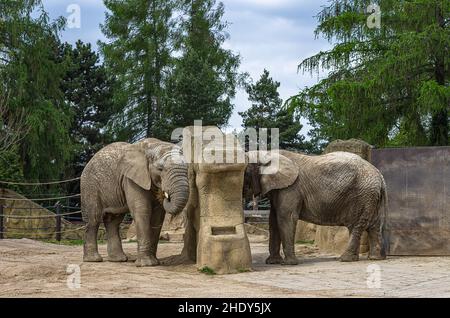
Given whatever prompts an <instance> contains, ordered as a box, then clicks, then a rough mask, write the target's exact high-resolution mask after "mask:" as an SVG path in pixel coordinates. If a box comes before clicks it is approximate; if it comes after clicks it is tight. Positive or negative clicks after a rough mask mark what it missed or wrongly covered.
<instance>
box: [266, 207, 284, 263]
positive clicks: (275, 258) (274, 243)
mask: <svg viewBox="0 0 450 318" xmlns="http://www.w3.org/2000/svg"><path fill="white" fill-rule="evenodd" d="M280 247H281V238H280V231H279V228H278V221H277V215H276V209H275V208H274V207H271V208H270V214H269V257H268V258H267V259H266V264H281V262H282V261H283V258H282V257H281V254H280Z"/></svg>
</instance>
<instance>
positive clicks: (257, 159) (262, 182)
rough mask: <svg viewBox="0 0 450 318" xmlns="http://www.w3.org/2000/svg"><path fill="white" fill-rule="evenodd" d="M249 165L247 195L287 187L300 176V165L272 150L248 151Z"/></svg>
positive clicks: (246, 172) (246, 174) (245, 189)
mask: <svg viewBox="0 0 450 318" xmlns="http://www.w3.org/2000/svg"><path fill="white" fill-rule="evenodd" d="M247 160H248V165H247V169H246V171H245V181H244V193H245V197H246V198H248V197H249V196H252V195H253V196H258V195H263V196H264V195H266V194H267V193H268V192H270V191H272V190H277V189H283V188H287V187H288V186H290V185H292V184H293V183H294V182H295V180H297V177H298V173H299V170H298V167H297V166H296V165H295V164H294V162H293V161H292V160H290V159H289V158H287V157H286V156H283V155H282V154H279V153H278V152H270V151H249V152H247Z"/></svg>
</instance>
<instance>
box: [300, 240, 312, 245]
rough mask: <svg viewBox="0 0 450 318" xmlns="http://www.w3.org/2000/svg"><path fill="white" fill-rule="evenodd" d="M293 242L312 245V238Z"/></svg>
mask: <svg viewBox="0 0 450 318" xmlns="http://www.w3.org/2000/svg"><path fill="white" fill-rule="evenodd" d="M295 244H308V245H312V244H314V240H306V241H303V240H300V241H297V242H295Z"/></svg>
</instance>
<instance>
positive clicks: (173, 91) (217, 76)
mask: <svg viewBox="0 0 450 318" xmlns="http://www.w3.org/2000/svg"><path fill="white" fill-rule="evenodd" d="M181 9H182V12H183V20H182V23H181V31H180V37H181V41H180V42H179V43H178V44H179V46H180V52H181V57H180V58H179V59H177V61H176V65H175V70H174V72H173V74H172V77H171V81H170V90H169V92H170V118H171V120H170V122H169V123H168V124H169V126H170V127H171V128H172V129H173V128H175V127H184V126H188V125H193V123H194V120H199V119H201V120H202V121H203V124H204V125H216V126H219V127H223V126H225V125H226V124H227V123H228V120H229V118H230V116H231V113H232V111H233V108H234V105H233V104H232V102H231V99H232V98H233V97H234V96H235V93H236V86H237V85H238V84H239V83H240V82H241V80H242V78H243V75H241V74H239V72H238V67H239V64H240V57H239V55H236V54H234V53H233V52H231V51H230V50H226V49H224V48H223V47H222V45H223V43H224V42H225V40H226V39H227V37H228V36H227V34H226V33H225V29H226V27H227V23H226V22H223V21H222V17H223V14H224V6H223V4H222V3H219V4H217V5H216V1H215V0H182V5H181Z"/></svg>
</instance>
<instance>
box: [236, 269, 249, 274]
mask: <svg viewBox="0 0 450 318" xmlns="http://www.w3.org/2000/svg"><path fill="white" fill-rule="evenodd" d="M237 271H238V273H248V272H251V270H250V269H249V268H238V269H237Z"/></svg>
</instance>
